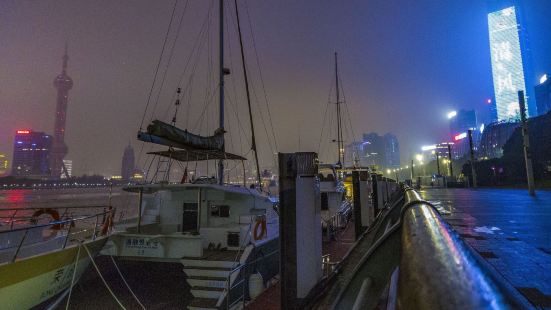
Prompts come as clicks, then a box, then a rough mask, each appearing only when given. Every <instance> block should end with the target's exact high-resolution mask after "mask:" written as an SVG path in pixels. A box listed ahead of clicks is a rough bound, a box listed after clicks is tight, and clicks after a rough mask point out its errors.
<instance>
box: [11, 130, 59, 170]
mask: <svg viewBox="0 0 551 310" xmlns="http://www.w3.org/2000/svg"><path fill="white" fill-rule="evenodd" d="M51 147H52V136H50V135H47V134H45V133H43V132H38V131H32V130H29V129H23V130H18V131H17V132H16V134H15V139H14V143H13V162H12V171H11V174H12V175H13V176H20V177H29V178H44V177H48V176H50V151H51Z"/></svg>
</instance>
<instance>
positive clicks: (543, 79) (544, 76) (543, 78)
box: [540, 74, 547, 84]
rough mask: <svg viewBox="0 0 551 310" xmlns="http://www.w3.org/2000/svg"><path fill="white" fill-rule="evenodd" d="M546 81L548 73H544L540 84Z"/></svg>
mask: <svg viewBox="0 0 551 310" xmlns="http://www.w3.org/2000/svg"><path fill="white" fill-rule="evenodd" d="M545 82H547V74H544V75H542V76H541V78H540V84H543V83H545Z"/></svg>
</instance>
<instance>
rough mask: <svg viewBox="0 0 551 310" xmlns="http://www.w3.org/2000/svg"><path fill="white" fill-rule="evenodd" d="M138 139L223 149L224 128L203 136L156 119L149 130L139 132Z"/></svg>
mask: <svg viewBox="0 0 551 310" xmlns="http://www.w3.org/2000/svg"><path fill="white" fill-rule="evenodd" d="M138 139H139V140H141V141H144V142H152V143H157V144H162V145H166V146H171V147H177V148H189V147H191V148H193V149H201V150H220V151H221V150H223V149H224V130H223V129H221V128H219V129H217V130H216V131H215V132H214V135H213V136H209V137H203V136H199V135H195V134H192V133H190V132H188V131H187V130H182V129H179V128H177V127H175V126H172V125H170V124H167V123H165V122H162V121H159V120H154V121H153V122H151V124H150V125H149V126H147V132H142V131H140V132H138Z"/></svg>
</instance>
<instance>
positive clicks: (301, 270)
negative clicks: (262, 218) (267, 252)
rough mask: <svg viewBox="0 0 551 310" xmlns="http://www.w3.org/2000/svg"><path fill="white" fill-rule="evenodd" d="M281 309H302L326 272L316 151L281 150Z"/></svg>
mask: <svg viewBox="0 0 551 310" xmlns="http://www.w3.org/2000/svg"><path fill="white" fill-rule="evenodd" d="M278 157H279V188H280V193H279V201H280V206H281V208H280V218H279V234H280V237H279V240H280V275H281V287H282V289H281V309H291V310H292V309H299V308H301V304H302V302H303V301H304V298H306V296H307V295H308V293H310V291H311V290H312V288H314V287H315V286H316V284H317V283H318V282H319V280H320V279H321V278H322V276H323V271H322V248H321V242H322V241H321V204H320V192H319V182H318V179H317V177H316V176H317V174H318V165H317V154H316V153H291V154H288V153H279V155H278Z"/></svg>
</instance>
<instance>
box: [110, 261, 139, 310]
mask: <svg viewBox="0 0 551 310" xmlns="http://www.w3.org/2000/svg"><path fill="white" fill-rule="evenodd" d="M109 257H111V261H112V262H113V265H115V269H117V272H118V273H119V276H121V279H122V282H124V285H126V288H128V290H129V291H130V294H132V296H133V297H134V299H135V300H136V302H137V303H138V304H139V305H140V307H142V309H144V310H145V306H144V305H143V304H142V303H141V301H140V300H139V299H138V297H137V296H136V294H134V291H133V290H132V289H131V288H130V285H128V282H126V279H125V278H124V276H123V275H122V272H121V270H120V269H119V266H118V265H117V263H116V262H115V259H114V258H113V256H112V255H109Z"/></svg>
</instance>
